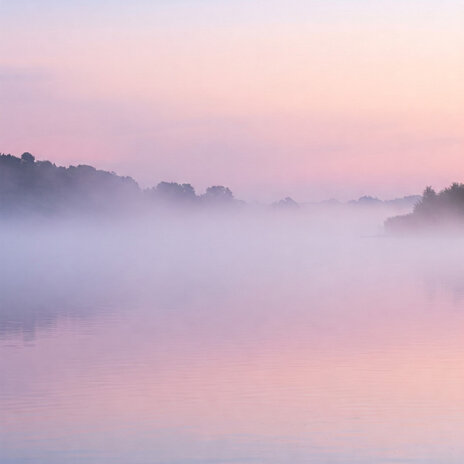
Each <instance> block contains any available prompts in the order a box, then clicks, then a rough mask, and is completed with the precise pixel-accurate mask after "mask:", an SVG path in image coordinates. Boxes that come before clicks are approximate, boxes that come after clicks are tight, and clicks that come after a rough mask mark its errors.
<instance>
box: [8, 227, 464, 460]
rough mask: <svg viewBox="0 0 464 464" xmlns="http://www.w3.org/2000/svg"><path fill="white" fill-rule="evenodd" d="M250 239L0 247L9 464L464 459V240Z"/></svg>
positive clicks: (157, 235) (24, 242) (58, 236)
mask: <svg viewBox="0 0 464 464" xmlns="http://www.w3.org/2000/svg"><path fill="white" fill-rule="evenodd" d="M172 227H174V226H172ZM250 228H251V230H246V231H244V230H243V229H242V228H241V227H240V226H236V227H235V229H234V228H232V229H231V228H224V229H221V231H222V233H221V234H218V229H214V228H213V229H211V228H208V229H207V230H205V229H204V228H202V227H197V228H192V229H190V230H189V232H188V233H187V232H186V231H185V229H184V228H183V225H182V224H176V226H175V227H174V230H173V229H172V228H171V229H169V228H167V227H165V228H162V227H160V228H158V229H157V230H156V231H150V232H148V231H147V230H146V229H143V230H137V231H135V230H132V229H131V230H125V231H120V232H114V231H112V232H111V233H109V230H103V231H96V230H93V229H91V228H88V229H86V230H85V231H84V232H80V233H76V231H75V230H72V229H70V230H67V231H63V230H61V231H59V233H58V232H56V233H55V232H54V233H49V232H47V231H40V232H38V235H36V236H31V234H30V233H29V232H28V233H24V234H23V235H21V234H20V235H19V236H18V234H16V233H15V234H13V233H11V235H8V234H6V235H7V236H6V237H5V234H4V236H3V239H4V240H3V242H2V250H1V253H2V263H3V264H2V282H1V284H0V290H1V296H0V305H1V306H0V463H1V464H13V463H15V464H17V463H34V464H35V463H37V464H55V463H56V464H63V463H65V464H67V463H95V464H99V463H102V464H106V463H111V464H113V463H130V464H139V463H140V464H142V463H143V464H145V463H146V464H154V463H163V464H181V463H185V464H187V463H272V464H281V463H282V464H284V463H285V464H287V463H340V464H342V463H343V464H351V463H353V464H355V463H356V464H357V463H363V464H364V463H366V464H368V463H369V464H376V463H382V464H392V463H395V464H397V463H418V464H419V463H420V464H425V463H430V464H432V463H433V464H436V463H443V464H451V463H456V464H457V463H459V464H462V462H464V336H463V334H464V272H463V271H464V259H462V258H464V246H463V245H464V241H463V240H458V239H453V240H451V241H449V240H448V241H445V240H438V239H437V240H433V241H432V240H420V241H414V240H411V239H403V240H401V239H386V238H380V237H366V238H362V237H361V236H360V235H359V234H358V233H357V232H356V231H353V233H352V234H347V236H341V234H337V233H333V234H332V235H330V234H329V236H318V237H314V236H311V235H310V234H308V233H307V231H304V230H301V229H300V228H295V229H290V228H289V229H287V230H286V229H285V228H282V227H281V228H280V229H279V228H277V229H276V228H274V229H268V228H266V230H265V231H264V232H263V231H262V230H260V228H259V227H258V226H255V227H254V228H253V227H252V226H250ZM226 230H227V232H226ZM332 232H334V231H332ZM86 234H87V235H86ZM6 243H8V246H7V245H6Z"/></svg>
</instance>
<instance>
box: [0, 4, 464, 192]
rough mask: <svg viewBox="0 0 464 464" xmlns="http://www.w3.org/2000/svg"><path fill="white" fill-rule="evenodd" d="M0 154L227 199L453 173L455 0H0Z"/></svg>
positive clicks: (463, 170)
mask: <svg viewBox="0 0 464 464" xmlns="http://www.w3.org/2000/svg"><path fill="white" fill-rule="evenodd" d="M0 23H1V28H0V152H4V153H12V154H16V155H19V154H21V153H22V152H24V151H30V152H31V153H33V154H34V155H35V156H36V157H37V158H38V159H49V160H51V161H53V162H55V163H57V164H64V165H68V164H92V165H94V166H96V167H98V168H101V169H107V170H113V171H116V172H117V173H118V174H121V175H130V176H132V177H134V179H135V180H137V181H138V182H139V183H140V185H141V186H144V187H145V186H152V185H155V184H157V183H158V182H160V181H162V180H165V181H176V182H189V183H192V184H193V185H194V186H195V187H196V189H197V191H198V192H201V191H202V190H204V188H206V187H207V186H209V185H217V184H222V185H227V186H229V187H230V188H231V189H232V190H233V191H234V193H235V195H236V196H237V197H239V198H242V199H245V200H250V201H274V200H277V199H279V198H282V197H284V196H291V197H293V198H294V199H296V200H297V201H318V200H323V199H328V198H338V199H340V200H347V199H351V198H357V197H359V196H361V195H365V194H369V195H374V196H378V197H380V198H393V197H397V196H402V195H407V194H414V193H420V192H421V191H422V190H423V188H424V187H425V185H433V186H434V187H436V188H442V187H444V186H446V185H447V184H449V183H451V182H453V181H464V27H463V24H464V2H463V1H462V0H442V1H440V2H438V1H435V0H434V1H432V0H388V1H387V0H325V1H322V0H318V1H316V0H267V1H264V0H247V1H245V0H170V1H168V0H132V1H131V2H128V1H122V0H93V1H91V0H80V1H79V0H0Z"/></svg>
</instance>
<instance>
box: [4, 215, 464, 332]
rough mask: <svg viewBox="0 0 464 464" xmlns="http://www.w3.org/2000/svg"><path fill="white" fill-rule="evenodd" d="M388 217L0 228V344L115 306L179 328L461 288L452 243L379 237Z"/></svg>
mask: <svg viewBox="0 0 464 464" xmlns="http://www.w3.org/2000/svg"><path fill="white" fill-rule="evenodd" d="M387 214H389V213H388V212H386V211H384V210H380V211H379V210H377V209H367V210H366V209H364V210H361V209H355V210H353V209H335V210H334V209H333V208H330V207H329V208H319V209H318V210H317V211H312V212H311V213H310V212H308V211H307V210H304V209H298V210H291V211H288V210H275V209H271V210H265V211H262V210H259V209H253V208H249V209H239V210H232V211H217V210H216V211H211V210H208V211H194V212H191V211H190V212H189V211H169V212H164V213H161V212H160V211H157V212H156V214H152V215H146V214H144V215H140V216H135V215H132V216H130V217H119V218H117V219H116V218H114V217H113V218H106V219H99V220H96V219H94V218H85V219H84V218H82V217H78V218H74V219H72V218H69V217H68V218H66V219H63V218H61V219H50V218H47V219H37V218H29V219H25V218H22V219H21V220H19V219H15V220H5V221H2V222H1V223H0V243H1V246H0V262H1V268H0V335H2V334H3V335H5V334H8V333H10V334H11V333H15V334H18V333H23V334H24V335H25V336H31V334H33V332H34V330H36V329H37V328H40V327H46V326H47V325H53V324H55V323H56V322H57V319H58V318H60V317H61V316H63V317H88V316H91V315H92V314H93V313H95V312H99V311H104V310H105V308H111V307H114V306H115V305H116V306H118V307H127V308H130V307H132V306H141V305H142V306H146V307H151V308H152V309H153V311H161V310H162V311H168V312H170V311H173V314H176V317H181V318H182V317H186V316H187V314H188V313H189V312H191V311H195V309H194V308H195V307H196V306H197V305H203V310H205V307H208V308H210V310H211V311H214V312H216V311H217V312H219V313H220V312H221V311H223V309H222V305H223V303H224V302H225V301H227V300H228V299H231V300H234V299H236V298H237V297H238V296H239V295H243V296H244V295H247V296H248V297H250V296H252V295H253V294H254V295H256V297H257V298H258V299H261V302H260V303H259V304H262V305H264V306H266V304H271V302H272V304H273V305H274V304H277V303H278V304H281V305H282V311H286V310H287V309H286V308H288V307H292V306H293V305H299V304H304V305H305V306H306V307H307V311H312V310H313V309H312V307H314V305H323V304H324V300H326V299H327V298H332V297H333V296H334V295H335V294H336V295H338V296H337V298H339V299H340V302H342V301H343V298H342V295H344V294H346V292H350V289H351V290H352V291H353V295H354V294H356V295H358V296H359V295H360V292H367V293H369V292H371V291H372V289H373V288H377V291H378V298H383V297H385V293H388V292H392V294H394V293H395V288H394V286H393V287H392V285H393V283H394V282H397V283H400V282H404V279H417V278H419V279H423V280H424V282H428V283H430V282H435V281H438V282H441V283H444V282H448V283H449V286H450V287H453V288H454V287H455V288H457V289H459V288H460V285H461V283H460V280H459V275H460V274H459V272H460V270H461V268H462V266H461V263H462V262H464V261H463V260H461V252H460V249H461V245H462V239H460V238H459V237H454V238H453V239H452V240H451V241H450V240H448V241H447V242H446V245H445V243H444V241H443V240H442V239H441V238H440V237H434V238H432V237H429V238H424V237H422V238H420V237H390V236H386V235H384V233H383V226H382V224H383V221H384V219H385V217H386V215H387ZM401 285H403V283H401ZM387 289H388V291H387ZM319 293H320V295H319V296H318V294H319ZM267 298H269V300H270V302H266V299H267ZM245 306H247V305H245ZM239 308H240V305H236V309H235V311H240V309H239ZM340 310H341V309H340ZM27 334H29V335H27Z"/></svg>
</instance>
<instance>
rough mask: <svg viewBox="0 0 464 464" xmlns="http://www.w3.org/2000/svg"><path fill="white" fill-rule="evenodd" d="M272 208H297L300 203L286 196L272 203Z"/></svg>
mask: <svg viewBox="0 0 464 464" xmlns="http://www.w3.org/2000/svg"><path fill="white" fill-rule="evenodd" d="M272 206H273V207H274V208H281V209H297V208H299V207H300V205H299V204H298V203H297V202H296V201H295V200H293V199H292V198H290V197H286V198H284V199H282V200H280V201H277V202H275V203H273V204H272Z"/></svg>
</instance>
